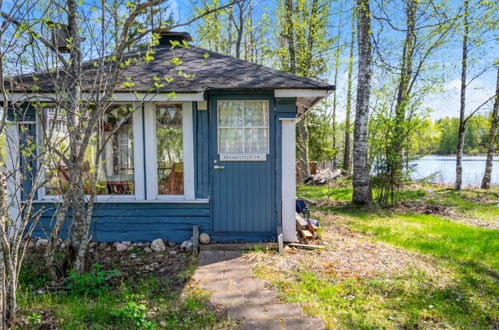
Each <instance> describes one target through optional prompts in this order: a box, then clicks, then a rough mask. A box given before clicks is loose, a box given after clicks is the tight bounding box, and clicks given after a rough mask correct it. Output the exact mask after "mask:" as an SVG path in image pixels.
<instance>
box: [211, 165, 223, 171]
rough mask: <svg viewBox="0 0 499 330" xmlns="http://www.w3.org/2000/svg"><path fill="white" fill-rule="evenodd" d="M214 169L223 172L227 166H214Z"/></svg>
mask: <svg viewBox="0 0 499 330" xmlns="http://www.w3.org/2000/svg"><path fill="white" fill-rule="evenodd" d="M213 168H214V169H215V170H223V169H224V168H225V166H220V165H215V166H213Z"/></svg>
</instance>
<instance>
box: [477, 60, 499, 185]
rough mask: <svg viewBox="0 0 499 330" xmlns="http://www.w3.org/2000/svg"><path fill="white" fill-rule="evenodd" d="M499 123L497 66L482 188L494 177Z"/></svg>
mask: <svg viewBox="0 0 499 330" xmlns="http://www.w3.org/2000/svg"><path fill="white" fill-rule="evenodd" d="M498 125H499V67H498V68H497V81H496V95H495V101H494V108H493V110H492V113H491V115H490V132H489V136H488V141H487V160H486V161H485V172H484V174H483V179H482V184H481V188H482V189H489V188H490V181H491V179H492V167H493V165H494V152H495V148H496V145H497V144H498V142H499V141H498V136H499V135H498V134H497V126H498Z"/></svg>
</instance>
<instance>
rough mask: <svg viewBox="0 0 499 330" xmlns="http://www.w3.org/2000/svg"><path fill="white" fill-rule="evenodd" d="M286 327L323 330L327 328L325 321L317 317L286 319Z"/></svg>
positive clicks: (289, 328)
mask: <svg viewBox="0 0 499 330" xmlns="http://www.w3.org/2000/svg"><path fill="white" fill-rule="evenodd" d="M284 328H285V329H287V330H305V329H313V330H323V329H326V326H325V325H324V322H322V320H321V319H319V318H317V317H310V318H299V319H284Z"/></svg>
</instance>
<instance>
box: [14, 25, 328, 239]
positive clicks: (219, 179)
mask: <svg viewBox="0 0 499 330" xmlns="http://www.w3.org/2000/svg"><path fill="white" fill-rule="evenodd" d="M171 40H176V41H183V40H185V41H190V36H189V35H188V34H187V33H179V32H169V33H163V34H162V35H161V40H160V44H159V45H158V46H156V49H155V53H154V59H153V60H151V61H149V62H147V63H142V64H141V65H136V66H133V65H132V66H130V67H128V68H127V69H126V70H125V72H124V76H125V77H127V79H130V80H131V81H133V82H134V87H133V92H131V91H130V88H125V87H120V88H118V90H117V91H116V93H115V95H114V96H115V97H114V100H113V103H112V105H111V106H110V108H109V111H107V114H106V118H103V125H104V126H103V127H104V132H103V135H104V138H105V140H106V141H107V142H106V144H105V146H104V147H103V151H102V160H103V161H102V164H103V165H102V166H103V168H102V175H101V177H100V178H99V185H98V191H97V194H98V196H97V199H96V200H97V204H96V205H95V209H94V212H93V221H92V226H91V235H92V237H93V239H94V240H96V241H150V240H153V239H156V238H162V239H164V240H169V241H176V242H181V241H183V240H185V239H188V238H189V237H191V235H192V228H193V226H194V225H198V226H199V229H200V231H201V232H205V233H208V234H210V235H211V237H212V240H214V241H260V240H265V241H271V240H275V239H276V237H277V228H278V227H279V226H281V227H282V231H283V237H284V240H285V241H295V240H296V228H295V195H296V187H295V186H296V181H295V148H296V146H295V125H296V122H297V121H299V120H300V116H301V114H303V113H304V112H305V111H307V110H308V109H310V108H311V107H313V106H314V105H315V104H316V103H317V102H319V101H320V100H321V99H323V98H324V97H325V96H327V95H328V93H330V91H331V90H333V89H334V87H333V86H331V85H328V84H326V83H323V82H319V81H315V80H312V79H307V78H302V77H298V76H296V75H293V74H290V73H286V72H283V71H279V70H275V69H271V68H268V67H265V66H262V65H258V64H255V63H251V62H248V61H244V60H241V59H237V58H234V57H230V56H225V55H221V54H218V53H214V52H211V51H208V50H205V49H200V48H197V47H194V46H190V47H180V48H179V47H175V48H172V46H171V44H172V43H171ZM136 53H137V52H136V51H134V52H131V53H130V56H133V55H134V54H136ZM87 69H88V70H90V69H91V67H88V68H87ZM179 71H180V72H183V73H185V75H183V76H179V74H178V72H179ZM44 74H45V75H48V74H50V73H42V74H37V79H36V80H37V84H38V86H39V88H38V89H37V90H36V92H32V93H31V94H30V102H32V101H33V100H45V104H46V105H45V109H44V111H45V112H44V113H45V115H44V118H39V116H37V115H33V116H31V117H30V116H25V117H24V118H23V120H22V121H20V120H13V121H12V122H11V123H10V124H11V125H10V126H9V138H8V139H7V154H8V155H10V158H11V159H10V163H16V161H13V160H16V159H17V160H18V159H19V158H20V157H21V155H22V153H20V152H19V151H18V149H19V148H18V147H17V146H16V145H15V141H19V132H20V130H21V126H23V129H26V128H28V130H30V131H31V132H32V135H36V132H37V131H39V129H38V128H39V126H40V125H43V124H50V123H52V124H54V127H56V128H58V129H59V130H60V131H59V132H56V133H55V134H54V135H53V136H54V138H55V139H57V138H58V137H59V136H61V137H62V136H64V134H63V133H64V132H63V130H64V129H65V127H66V125H64V122H63V121H64V116H62V115H61V114H56V113H54V109H52V108H51V106H50V102H49V101H48V100H49V99H50V95H51V93H52V94H53V93H54V91H53V90H51V86H50V83H48V81H49V80H48V79H47V83H45V82H44ZM157 77H175V78H174V79H173V80H172V81H171V83H170V84H167V85H166V87H164V88H162V89H161V90H160V91H159V92H158V91H155V92H154V93H151V92H150V91H151V88H154V87H155V85H154V82H155V81H156V80H155V79H156V78H157ZM156 87H157V86H156ZM172 92H174V93H175V95H174V96H173V94H172ZM17 94H19V95H16V93H12V94H11V97H12V98H16V97H18V98H19V97H21V93H17ZM26 94H27V93H26V92H24V93H22V95H24V96H26ZM144 95H145V96H144ZM26 104H27V105H28V107H29V103H26ZM131 104H135V105H136V104H140V106H139V107H138V108H137V110H136V111H135V112H134V113H133V115H132V116H131V117H130V118H129V119H127V120H126V122H125V123H124V124H123V125H121V126H120V128H119V129H118V130H113V125H115V124H116V123H117V122H118V121H120V116H122V114H123V113H124V112H125V111H124V110H126V108H127V107H129V106H130V105H131ZM42 121H45V122H42ZM58 122H59V123H58ZM59 124H60V125H59ZM111 132H112V133H111ZM106 134H107V135H106ZM111 134H112V136H108V135H111ZM9 141H10V143H9ZM12 141H14V142H12ZM61 143H63V141H61ZM91 155H92V153H89V158H91ZM88 161H89V162H91V159H89V160H88ZM51 162H52V163H51V165H50V166H51V168H52V169H53V170H55V172H57V175H55V176H53V178H51V179H50V180H49V181H48V182H47V184H46V185H45V186H44V187H43V188H42V189H39V191H37V192H36V194H37V199H36V202H35V203H36V207H37V208H41V207H43V208H44V212H43V213H42V217H41V219H40V223H39V225H38V226H37V228H36V230H35V232H34V233H33V236H39V237H40V236H45V233H47V232H49V231H50V226H51V224H52V222H53V215H54V213H55V209H56V207H57V204H58V203H60V202H61V199H60V196H59V195H60V192H61V189H64V184H65V182H66V180H67V174H66V169H65V167H64V165H63V164H62V163H60V162H58V160H57V159H55V158H54V159H51ZM84 173H85V170H84ZM84 175H85V174H84ZM28 186H29V184H28Z"/></svg>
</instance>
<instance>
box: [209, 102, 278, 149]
mask: <svg viewBox="0 0 499 330" xmlns="http://www.w3.org/2000/svg"><path fill="white" fill-rule="evenodd" d="M231 101H232V102H243V114H242V116H243V125H242V126H232V125H228V126H227V125H224V126H221V125H220V103H221V102H231ZM246 101H258V102H265V103H266V104H267V126H245V125H244V109H245V107H244V102H246ZM269 126H270V102H269V100H244V99H242V100H218V101H217V149H218V150H217V152H218V154H219V155H233V154H237V155H255V154H257V155H258V154H265V155H268V154H269V153H270V127H269ZM221 128H222V129H223V128H233V129H241V130H242V139H243V152H220V129H221ZM247 128H260V129H262V128H266V129H267V141H266V143H267V145H266V149H267V150H266V152H256V153H255V152H246V151H245V150H244V149H245V148H246V144H245V142H244V141H245V139H244V137H245V136H244V131H245V129H247Z"/></svg>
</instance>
